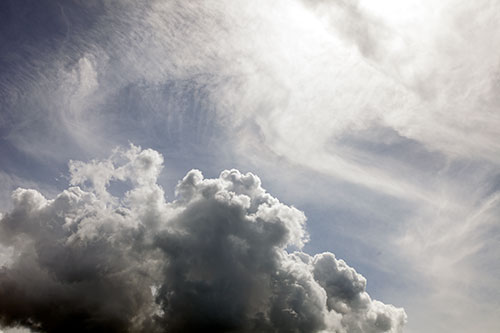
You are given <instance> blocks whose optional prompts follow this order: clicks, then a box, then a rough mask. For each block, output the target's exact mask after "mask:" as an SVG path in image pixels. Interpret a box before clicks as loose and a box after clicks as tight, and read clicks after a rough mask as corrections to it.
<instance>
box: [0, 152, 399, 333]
mask: <svg viewBox="0 0 500 333" xmlns="http://www.w3.org/2000/svg"><path fill="white" fill-rule="evenodd" d="M162 164H163V158H162V156H161V155H160V154H159V153H158V152H156V151H154V150H151V149H145V150H142V149H140V148H139V147H136V146H133V145H132V146H131V147H130V148H129V149H127V150H120V149H118V150H115V152H114V153H113V154H112V156H111V157H109V158H107V159H104V160H93V161H90V162H87V163H85V162H79V161H72V162H70V173H71V184H72V187H70V188H68V189H66V190H64V191H62V192H61V193H60V194H59V195H57V196H56V197H55V198H54V199H47V198H45V197H44V196H43V195H42V194H41V193H39V192H38V191H36V190H32V189H21V188H19V189H17V190H15V191H14V192H13V194H12V200H13V208H12V210H11V211H9V212H7V213H5V214H4V215H3V216H2V217H1V220H0V243H1V245H2V246H4V247H7V248H9V249H11V255H10V256H11V257H10V258H9V259H10V260H9V261H8V262H5V263H4V264H3V267H2V268H1V270H0V324H2V325H4V326H23V327H28V328H30V329H31V330H34V331H42V332H68V331H71V332H90V331H92V332H127V331H128V332H180V331H182V332H194V331H200V330H203V331H217V332H236V331H238V332H239V331H241V332H250V331H255V332H339V333H340V332H350V333H351V332H359V333H368V332H370V333H372V332H373V333H374V332H392V333H396V332H402V329H403V325H404V323H405V321H406V314H405V312H404V310H403V309H400V308H395V307H394V306H392V305H386V304H383V303H381V302H378V301H375V300H372V299H371V298H370V296H369V295H368V294H367V292H366V280H365V278H364V277H363V276H361V275H360V274H358V273H357V272H356V271H355V270H354V269H353V268H351V267H349V266H348V265H347V264H346V263H345V262H344V261H343V260H339V259H337V258H336V257H335V256H334V255H333V254H332V253H321V254H316V255H314V256H311V255H309V254H306V253H304V252H302V251H301V250H300V249H301V248H302V246H303V245H304V243H305V242H307V239H308V238H307V237H308V236H307V232H306V230H305V222H306V217H305V215H304V214H303V213H302V212H301V211H299V210H298V209H296V208H294V207H292V206H288V205H285V204H283V203H281V202H280V201H279V200H278V199H277V198H274V197H273V196H271V195H270V194H269V193H267V192H266V191H265V190H264V189H263V188H262V186H261V182H260V179H259V178H258V177H257V176H255V175H253V174H251V173H247V174H242V173H240V172H239V171H238V170H234V169H233V170H225V171H223V172H222V173H221V174H220V176H219V177H218V178H215V179H206V178H204V177H203V175H202V173H201V172H200V171H198V170H191V171H190V172H188V173H187V175H186V176H185V177H184V178H183V179H182V180H181V181H180V182H179V183H178V185H177V188H176V199H175V200H174V201H171V202H166V201H165V199H164V192H163V189H162V188H161V186H159V185H158V184H157V177H158V176H159V174H160V171H161V169H162ZM115 182H121V183H123V184H124V186H126V187H127V188H128V190H126V191H123V192H124V193H123V194H122V195H116V194H113V193H112V192H113V191H112V190H111V188H112V187H113V184H114V183H115ZM115 192H116V191H115ZM118 192H119V191H118Z"/></svg>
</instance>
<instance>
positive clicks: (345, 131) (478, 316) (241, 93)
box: [0, 0, 500, 333]
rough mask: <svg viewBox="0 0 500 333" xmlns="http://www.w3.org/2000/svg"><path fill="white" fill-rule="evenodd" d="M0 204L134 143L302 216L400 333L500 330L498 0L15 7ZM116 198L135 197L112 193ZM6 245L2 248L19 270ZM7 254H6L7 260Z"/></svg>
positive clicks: (1, 126) (4, 84) (9, 34)
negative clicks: (246, 184) (252, 179)
mask: <svg viewBox="0 0 500 333" xmlns="http://www.w3.org/2000/svg"><path fill="white" fill-rule="evenodd" d="M0 13H1V14H0V15H1V16H0V22H2V23H0V29H1V30H0V41H1V42H2V43H1V46H0V56H1V58H0V100H1V106H0V112H1V113H0V133H1V137H0V140H1V141H0V153H1V154H2V158H1V160H0V185H1V186H0V207H1V209H2V212H5V213H6V212H8V211H9V209H11V208H12V205H13V204H12V202H11V201H10V192H11V191H12V190H14V189H15V188H16V187H19V186H20V187H24V188H34V189H37V190H39V191H41V192H42V193H43V194H44V195H45V196H46V197H48V198H54V197H55V195H56V194H57V193H58V192H59V191H61V190H63V189H65V188H67V186H68V183H69V176H68V168H67V162H68V161H69V160H83V161H88V160H91V159H94V158H97V159H102V158H106V157H107V156H109V155H110V154H111V152H112V150H113V149H114V148H115V147H117V146H120V147H128V146H129V143H133V144H137V145H140V146H142V147H143V148H153V149H155V150H156V151H158V152H160V153H162V154H163V157H164V160H165V168H164V170H163V172H162V173H161V175H160V176H159V179H158V183H159V184H160V185H162V186H163V188H164V189H165V192H166V196H167V199H168V200H171V199H172V198H173V195H174V190H173V189H174V186H175V185H176V183H177V182H178V181H179V180H180V179H181V178H182V177H183V176H184V175H185V174H186V172H187V171H189V170H190V169H193V168H196V169H200V170H202V171H203V173H204V174H206V175H207V176H208V177H210V178H212V177H216V176H217V175H218V174H219V173H220V171H221V170H223V169H231V168H237V169H239V170H241V171H242V172H247V171H250V172H252V173H255V174H257V175H259V176H260V178H261V179H262V182H263V186H264V187H265V188H266V189H267V190H268V191H269V192H270V193H271V194H272V195H273V196H275V197H277V198H279V199H280V200H281V201H283V202H285V203H286V204H289V205H293V206H295V207H297V208H299V209H301V210H303V211H304V213H305V215H306V216H307V218H308V222H307V230H308V231H309V234H310V241H309V242H308V243H307V244H306V245H305V251H306V252H308V253H310V254H312V255H313V254H315V253H318V252H321V251H331V252H334V253H335V254H336V255H337V257H338V258H343V259H346V261H347V263H348V264H349V265H351V266H353V267H354V268H355V269H356V270H357V271H358V272H360V273H362V274H363V275H364V276H365V277H366V279H367V280H368V285H367V290H368V291H369V292H370V294H371V295H372V296H374V297H375V298H376V299H378V300H380V301H382V302H384V303H390V304H394V305H395V306H398V307H403V308H404V309H405V311H406V313H407V315H408V323H407V325H406V327H405V330H404V331H405V332H410V333H411V332H413V333H417V332H436V333H437V332H444V331H453V332H457V333H461V332H464V333H465V332H496V331H497V330H498V328H499V327H500V319H499V318H498V313H499V311H500V301H499V300H500V297H499V296H500V289H499V287H498V286H499V285H500V265H499V263H498V258H499V256H500V245H499V237H500V230H499V227H500V225H499V223H500V221H499V218H498V217H499V216H500V192H499V189H500V173H499V170H500V169H499V166H500V157H499V156H500V140H499V135H500V113H499V110H498V108H499V106H500V99H499V97H498V96H499V89H500V71H499V64H500V56H499V52H498V51H499V50H500V29H499V26H498V25H499V23H498V22H500V5H499V4H498V3H497V2H496V1H493V0H491V1H487V0H477V1H464V0H461V1H460V0H445V1H440V2H439V3H437V2H436V1H413V0H405V1H396V0H377V1H369V0H359V1H355V0H352V1H349V0H287V1H285V0H277V1H272V2H270V1H264V0H255V1H239V0H238V1H235V0H227V1H225V0H221V1H207V2H195V1H193V2H186V1H173V0H172V1H159V0H158V1H119V2H118V1H88V2H85V3H81V2H79V1H69V2H68V1H23V2H22V3H21V2H18V1H14V0H11V1H5V2H4V3H3V4H1V5H0ZM116 191H118V192H119V191H120V189H119V188H118V189H116ZM9 251H10V250H9V249H8V248H7V247H5V249H2V252H0V260H3V261H8V258H9V256H11V254H10V252H9ZM2 258H4V259H2Z"/></svg>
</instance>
